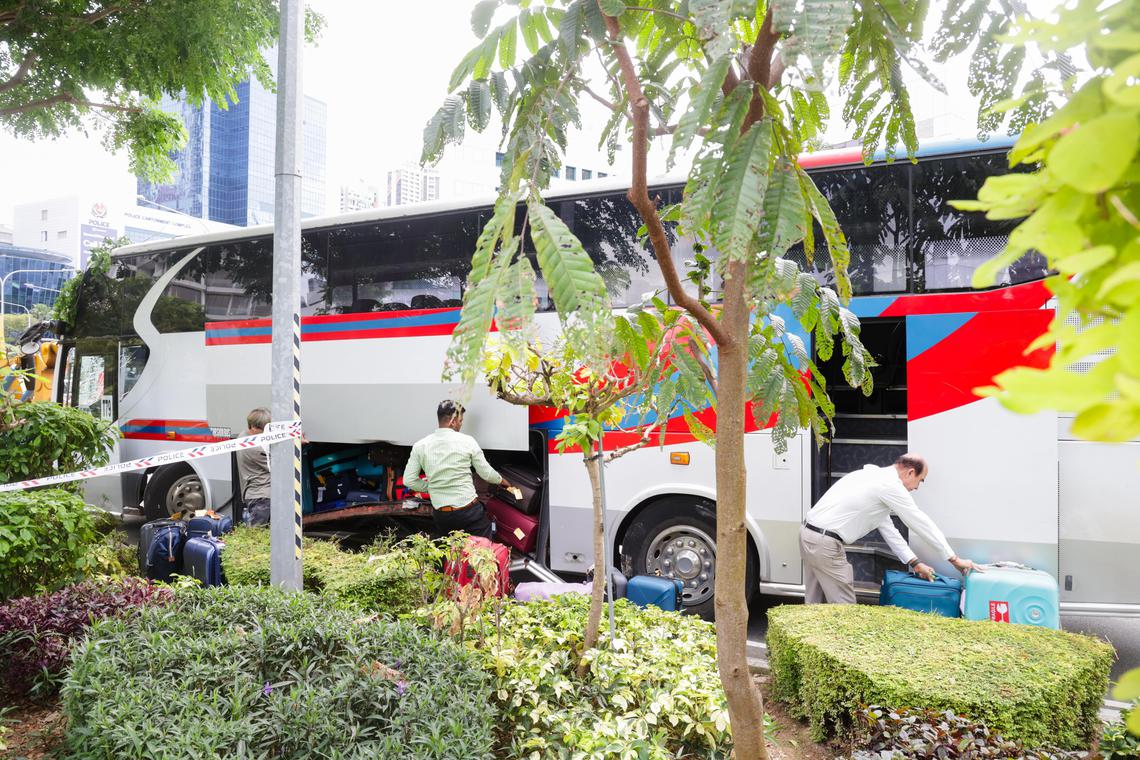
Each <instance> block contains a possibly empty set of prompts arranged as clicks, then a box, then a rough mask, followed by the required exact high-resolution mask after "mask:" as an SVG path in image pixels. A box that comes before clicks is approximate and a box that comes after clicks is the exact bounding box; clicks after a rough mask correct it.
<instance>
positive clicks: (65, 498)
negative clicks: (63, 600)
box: [0, 488, 99, 600]
mask: <svg viewBox="0 0 1140 760" xmlns="http://www.w3.org/2000/svg"><path fill="white" fill-rule="evenodd" d="M98 541H99V537H98V535H97V534H96V531H95V524H94V521H93V519H92V517H91V515H90V513H89V512H88V508H87V505H86V504H84V503H83V500H82V499H80V498H79V497H78V496H76V495H74V494H72V493H69V492H68V491H64V490H60V489H55V488H49V489H38V490H34V491H12V492H9V493H3V494H0V600H3V599H10V598H12V597H17V596H28V595H30V594H36V593H39V592H42V591H54V590H55V589H57V588H59V587H60V586H63V585H64V584H66V583H71V582H73V581H77V580H81V579H82V578H83V577H84V576H85V575H86V574H87V573H88V572H89V570H90V569H91V568H92V567H93V566H94V564H95V558H94V557H93V556H92V553H91V551H92V548H93V547H94V546H95V545H96V544H97V543H98Z"/></svg>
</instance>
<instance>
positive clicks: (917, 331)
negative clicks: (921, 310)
mask: <svg viewBox="0 0 1140 760" xmlns="http://www.w3.org/2000/svg"><path fill="white" fill-rule="evenodd" d="M974 316H975V315H974V314H973V313H965V314H919V315H915V316H910V317H907V318H906V359H907V361H910V360H911V359H913V358H914V357H916V356H918V355H919V354H921V353H922V352H923V351H925V350H926V349H928V348H930V347H931V346H934V345H936V344H938V343H941V342H942V340H943V339H945V338H946V336H948V335H950V333H952V332H954V331H955V330H957V329H958V328H959V327H961V326H962V325H964V324H966V323H967V322H969V321H970V320H971V319H973V318H974Z"/></svg>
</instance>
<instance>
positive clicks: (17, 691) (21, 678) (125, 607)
mask: <svg viewBox="0 0 1140 760" xmlns="http://www.w3.org/2000/svg"><path fill="white" fill-rule="evenodd" d="M171 596H172V592H171V591H170V590H169V589H166V588H162V587H158V586H153V585H151V584H149V583H147V582H146V581H144V580H141V579H138V578H132V579H125V580H122V581H85V582H83V583H79V584H76V585H74V586H67V587H66V588H63V589H60V590H59V591H56V592H55V593H53V594H41V595H40V596H29V597H24V598H22V599H12V600H9V601H8V602H5V603H4V604H0V674H3V680H2V681H0V690H3V691H5V692H7V693H8V694H10V695H13V696H19V695H22V694H25V693H31V694H32V695H33V696H46V695H48V694H51V693H52V692H54V691H55V690H56V688H58V685H59V679H60V676H61V675H62V673H63V670H64V668H65V667H66V665H67V663H68V661H69V660H70V653H71V647H72V645H73V644H74V642H75V641H76V639H78V638H79V637H81V636H83V634H84V633H85V632H86V631H87V628H88V626H90V625H91V623H92V622H93V621H96V620H102V619H103V618H107V617H113V616H117V615H121V614H123V613H125V612H127V611H130V610H133V609H135V608H137V607H141V606H143V605H148V604H165V603H167V602H168V601H170V598H171Z"/></svg>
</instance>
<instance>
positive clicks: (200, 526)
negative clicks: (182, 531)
mask: <svg viewBox="0 0 1140 760" xmlns="http://www.w3.org/2000/svg"><path fill="white" fill-rule="evenodd" d="M233 529H234V521H233V520H231V519H230V518H229V517H226V516H225V515H219V514H216V513H210V514H205V515H202V516H201V517H191V518H190V522H189V523H188V524H187V526H186V537H187V538H188V539H189V538H201V537H202V536H214V537H215V538H217V537H218V536H220V535H222V534H223V533H229V532H230V531H231V530H233Z"/></svg>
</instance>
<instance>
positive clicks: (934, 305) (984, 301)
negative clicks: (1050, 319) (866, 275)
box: [879, 280, 1050, 317]
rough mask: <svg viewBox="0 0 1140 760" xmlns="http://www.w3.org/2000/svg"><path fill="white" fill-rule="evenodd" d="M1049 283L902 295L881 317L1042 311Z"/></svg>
mask: <svg viewBox="0 0 1140 760" xmlns="http://www.w3.org/2000/svg"><path fill="white" fill-rule="evenodd" d="M1049 295H1050V294H1049V289H1048V288H1046V287H1045V282H1044V281H1042V280H1037V281H1034V282H1026V283H1023V284H1021V285H1014V286H1012V287H1009V288H998V289H997V290H980V291H974V292H969V293H925V294H923V295H906V296H899V297H898V298H896V299H895V301H894V303H892V304H891V305H890V306H888V307H887V308H885V309H883V312H882V313H881V314H879V316H880V317H902V316H906V315H916V314H958V313H964V312H989V311H1013V310H1022V309H1040V308H1041V307H1042V306H1044V305H1045V302H1046V301H1048V300H1049Z"/></svg>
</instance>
